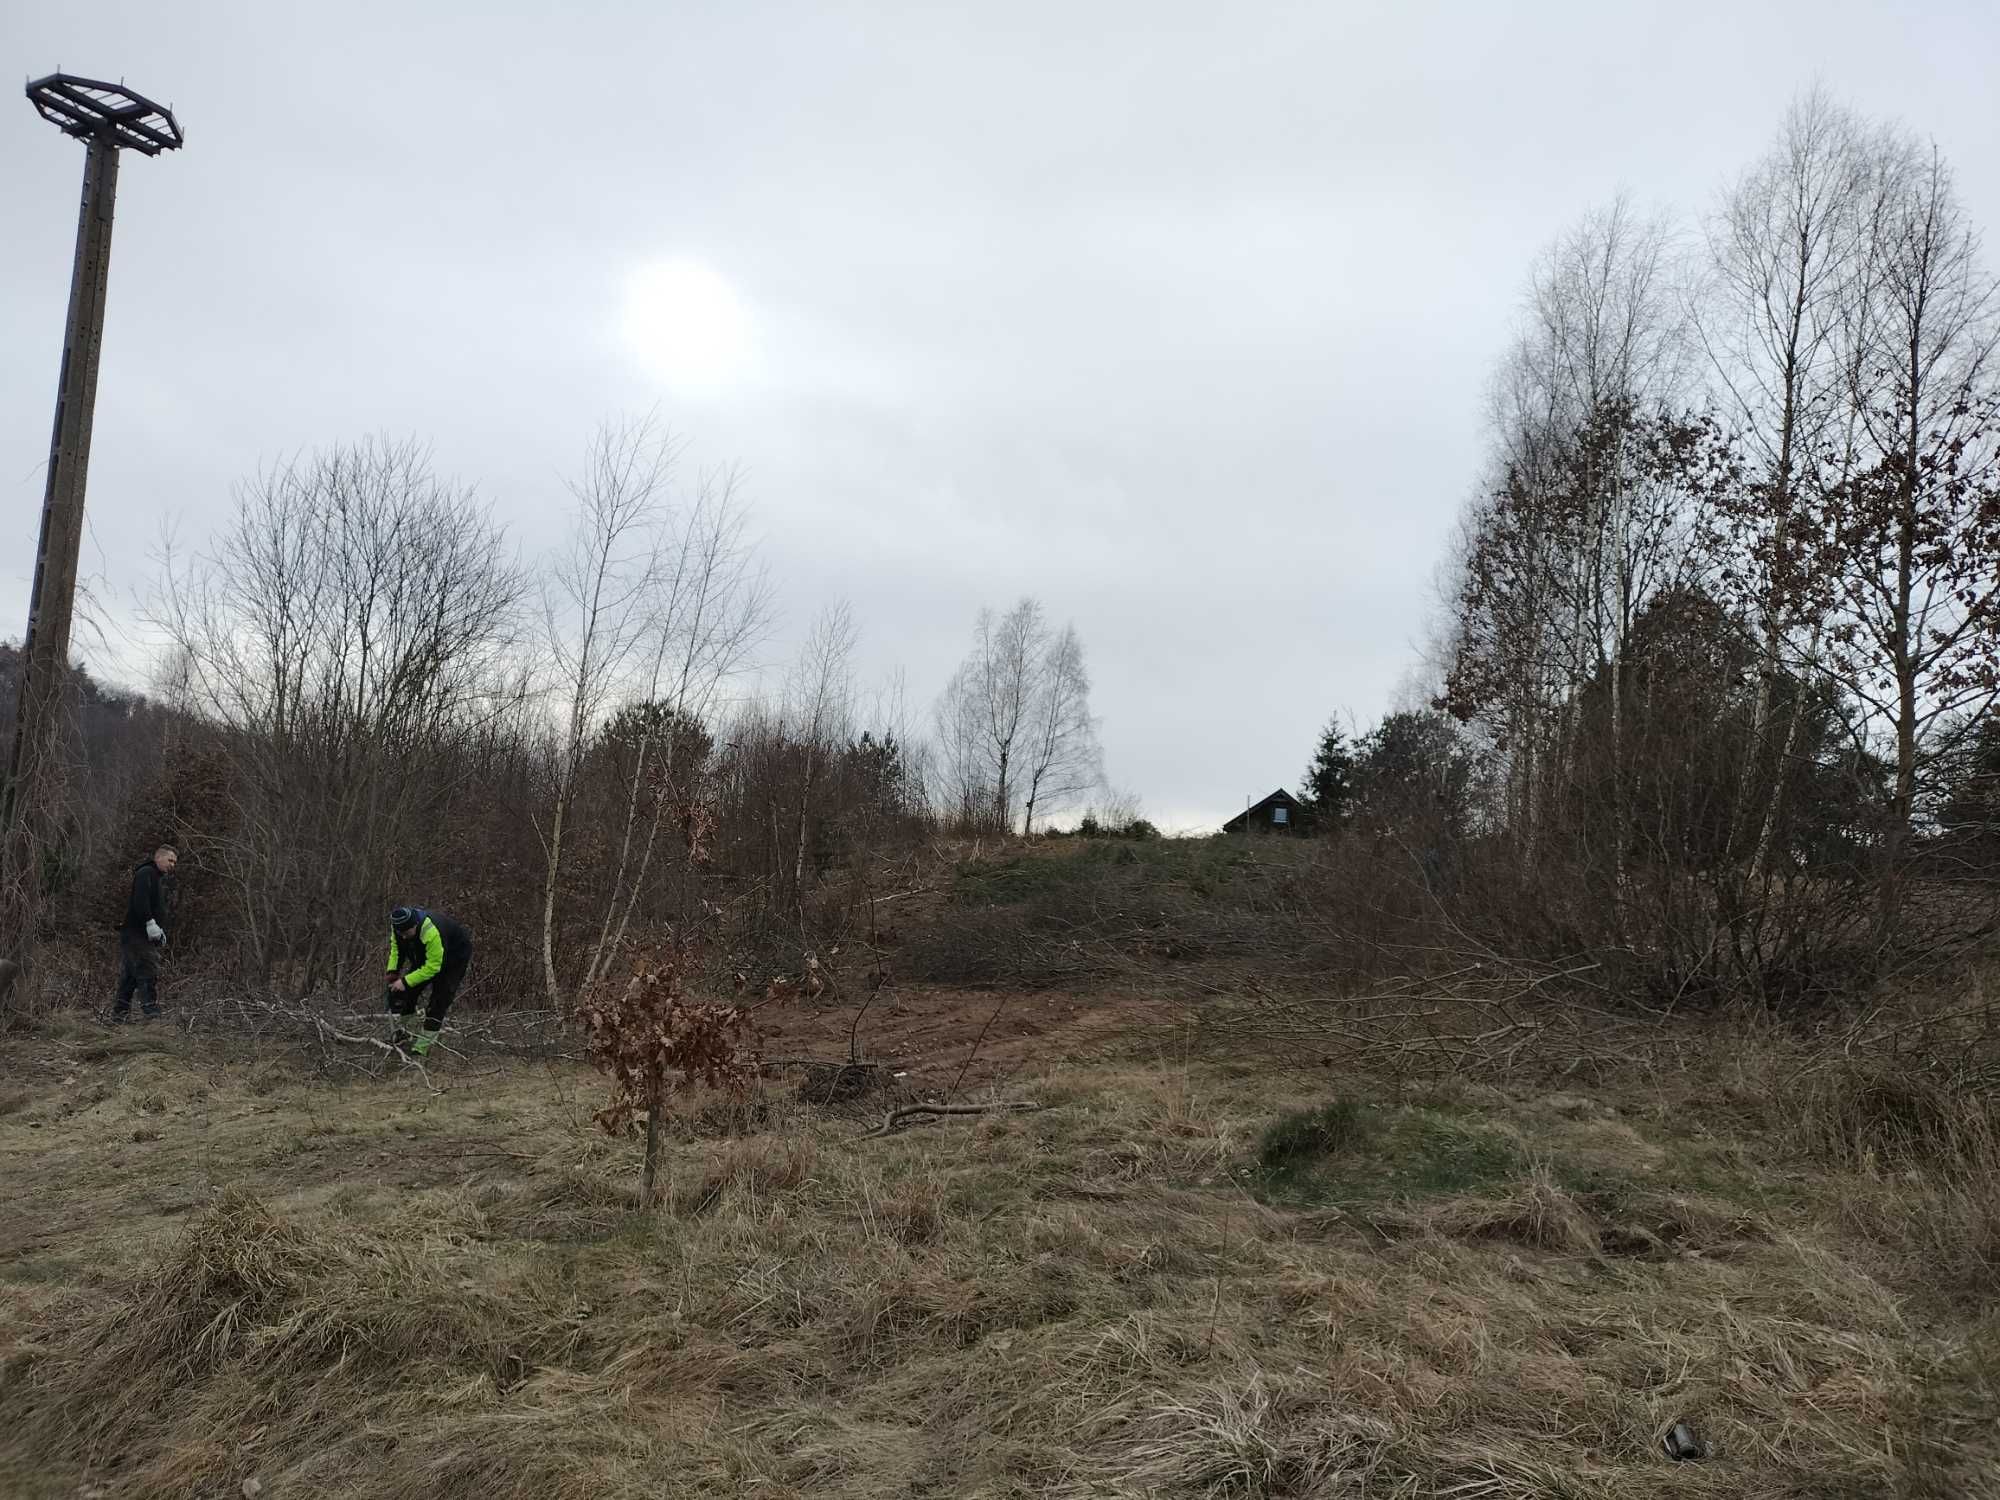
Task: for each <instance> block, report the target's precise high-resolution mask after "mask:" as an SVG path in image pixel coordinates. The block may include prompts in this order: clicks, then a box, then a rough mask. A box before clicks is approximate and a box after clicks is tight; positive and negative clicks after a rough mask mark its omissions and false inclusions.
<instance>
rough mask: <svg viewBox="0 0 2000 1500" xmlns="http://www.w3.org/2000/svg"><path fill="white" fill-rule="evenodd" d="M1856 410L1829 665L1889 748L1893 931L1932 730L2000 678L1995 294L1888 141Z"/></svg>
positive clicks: (1860, 302) (1840, 513)
mask: <svg viewBox="0 0 2000 1500" xmlns="http://www.w3.org/2000/svg"><path fill="white" fill-rule="evenodd" d="M1874 166H1875V169H1876V170H1875V182H1876V184H1877V191H1876V197H1875V201H1874V204H1873V207H1872V211H1871V212H1870V213H1869V215H1868V223H1869V242H1868V260H1867V275H1866V277H1865V281H1864V285H1863V291H1864V293H1865V295H1864V296H1862V297H1857V298H1856V299H1855V300H1854V303H1853V305H1852V308H1851V317H1852V319H1853V337H1852V349H1853V353H1852V356H1851V359H1850V365H1849V370H1850V381H1851V384H1850V389H1849V391H1848V401H1849V403H1850V405H1851V408H1852V410H1853V412H1854V414H1855V420H1856V422H1857V424H1858V426H1859V427H1860V429H1861V441H1862V444H1863V445H1864V459H1863V461H1862V462H1861V463H1860V464H1859V465H1858V466H1857V467H1856V468H1855V470H1854V472H1853V473H1852V474H1851V476H1850V477H1849V478H1848V479H1847V480H1846V482H1845V483H1843V484H1840V485H1838V486H1836V487H1834V488H1833V489H1832V490H1831V491H1830V492H1829V494H1828V496H1827V498H1826V502H1825V505H1824V508H1823V509H1824V514H1823V517H1822V525H1823V527H1824V539H1825V542H1826V544H1827V546H1828V548H1829V550H1830V553H1831V558H1832V561H1831V564H1830V572H1831V574H1832V577H1833V580H1834V606H1835V610H1836V621H1837V622H1836V624H1835V625H1834V627H1833V629H1832V630H1831V632H1830V637H1831V639H1830V642H1829V649H1828V653H1827V655H1828V664H1829V666H1830V667H1831V669H1832V670H1833V671H1834V672H1835V673H1836V675H1837V676H1838V678H1839V681H1840V683H1841V685H1842V686H1843V687H1844V688H1845V689H1846V690H1847V691H1848V692H1850V693H1852V694H1853V695H1854V697H1855V698H1856V699H1857V700H1858V701H1859V702H1860V703H1862V704H1863V705H1864V706H1865V708H1866V710H1867V712H1868V714H1869V715H1870V717H1871V718H1872V719H1873V720H1874V721H1875V722H1877V723H1879V724H1882V725H1884V726H1886V730H1885V737H1886V738H1887V739H1888V740H1889V741H1890V742H1891V743H1892V744H1893V747H1894V748H1893V761H1894V765H1895V786H1894V791H1893V794H1892V798H1893V800H1892V805H1891V808H1890V817H1889V821H1888V847H1887V849H1885V851H1884V855H1885V858H1884V861H1883V905H1882V916H1883V920H1884V921H1887V920H1890V919H1891V918H1893V916H1894V914H1895V912H1896V909H1897V905H1898V901H1897V893H1898V892H1899V890H1900V881H1901V868H1900V866H1901V862H1902V861H1901V856H1902V852H1903V848H1904V845H1905V843H1906V841H1907V840H1908V838H1909V835H1910V831H1911V825H1912V821H1913V818H1914V816H1915V812H1916V808H1917V804H1918V798H1919V793H1920V790H1921V783H1922V781H1923V780H1924V778H1925V774H1926V772H1927V770H1928V768H1929V766H1930V764H1931V763H1932V761H1933V760H1934V759H1935V758H1936V755H1935V751H1936V748H1937V747H1936V745H1935V744H1934V740H1935V739H1936V736H1935V735H1934V732H1933V731H1934V730H1936V729H1937V728H1939V727H1940V726H1943V727H1949V726H1951V725H1954V724H1957V723H1959V722H1962V721H1963V719H1964V718H1965V716H1966V715H1968V714H1971V715H1975V716H1976V715H1977V714H1978V713H1979V712H1980V711H1982V710H1983V709H1984V708H1985V707H1987V706H1988V705H1989V704H1991V703H1992V702H1993V700H1994V693H1995V688H1996V667H2000V378H1996V377H2000V370H1996V367H1995V365H1996V361H1995V351H1996V344H2000V316H1996V314H2000V288H1996V284H1995V280H1994V277H1993V275H1992V273H1991V272H1990V271H1989V270H1988V269H1987V268H1986V267H1985V265H1984V264H1983V263H1982V262H1981V258H1980V254H1979V243H1978V237H1977V235H1976V234H1975V233H1974V231H1973V229H1972V227H1971V225H1970V224H1969V223H1968V222H1967V220H1966V216H1965V213H1964V210H1963V208H1962V206H1961V205H1960V203H1959V201H1958V197H1957V194H1956V192H1955V190H1954V187H1953V183H1952V178H1951V173H1950V170H1949V168H1948V167H1947V166H1946V165H1945V163H1944V162H1943V160H1942V159H1941V157H1940V156H1939V154H1938V153H1937V151H1936V150H1935V149H1931V150H1928V151H1925V150H1922V149H1920V148H1918V147H1916V146H1915V145H1913V144H1911V143H1906V142H1904V143H1898V142H1895V141H1893V140H1892V141H1888V142H1885V143H1884V145H1883V147H1882V148H1881V149H1880V150H1879V151H1878V153H1877V155H1876V158H1875V161H1874Z"/></svg>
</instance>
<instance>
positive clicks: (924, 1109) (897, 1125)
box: [855, 1099, 1041, 1141]
mask: <svg viewBox="0 0 2000 1500" xmlns="http://www.w3.org/2000/svg"><path fill="white" fill-rule="evenodd" d="M1040 1108H1041V1105H1039V1104H1036V1103H1035V1102H1033V1101H1032V1100H1029V1099H1002V1100H1000V1101H998V1102H997V1103H994V1104H905V1105H902V1106H900V1107H899V1108H896V1109H892V1110H890V1111H889V1113H888V1114H886V1115H884V1116H883V1117H882V1123H881V1124H880V1125H878V1126H876V1127H875V1128H874V1129H873V1130H871V1131H869V1132H868V1133H867V1134H866V1135H858V1136H856V1137H855V1139H856V1140H858V1141H872V1140H877V1139H879V1138H880V1137H882V1136H885V1135H894V1134H895V1133H896V1132H897V1131H899V1130H901V1129H902V1128H903V1126H904V1125H905V1124H906V1123H908V1122H909V1121H911V1120H916V1119H920V1118H923V1117H926V1116H929V1117H936V1116H938V1115H983V1114H987V1113H990V1112H991V1111H993V1110H996V1109H1007V1110H1019V1111H1024V1112H1025V1111H1027V1110H1034V1109H1040Z"/></svg>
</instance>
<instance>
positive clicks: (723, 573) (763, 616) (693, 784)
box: [582, 470, 771, 989]
mask: <svg viewBox="0 0 2000 1500" xmlns="http://www.w3.org/2000/svg"><path fill="white" fill-rule="evenodd" d="M746 520H747V518H746V513H745V511H744V508H743V505H742V501H741V497H740V495H739V493H738V488H737V482H736V476H735V474H734V473H733V472H732V471H728V470H725V471H722V472H721V473H719V474H711V475H705V476H703V478H702V479H701V481H700V483H699V485H698V486H697V488H696V491H695V494H694V496H693V498H692V499H691V500H690V501H689V503H688V504H687V505H686V506H685V507H683V508H681V509H680V510H678V511H677V512H676V513H675V514H674V515H673V516H672V517H671V518H670V520H669V522H668V524H667V528H666V532H665V537H664V547H663V554H664V558H665V563H664V565H663V566H662V567H661V568H660V570H659V573H658V577H657V580H656V584H655V588H654V591H653V594H652V598H651V601H650V608H649V610H648V615H647V630H648V637H649V640H650V650H651V656H650V659H649V660H648V662H647V667H646V674H645V679H644V685H643V695H644V697H643V701H644V703H645V704H647V705H648V706H649V707H650V708H651V709H652V710H653V712H650V713H648V714H646V715H644V716H643V717H642V720H641V722H642V725H643V728H642V732H641V734H640V737H639V740H638V744H637V753H636V755H635V757H634V761H633V766H632V771H631V775H630V776H629V778H628V779H627V781H626V785H625V795H624V808H623V814H622V818H621V822H620V825H619V830H618V858H617V863H616V866H615V868H614V870H613V872H612V878H611V884H610V890H609V892H608V894H607V896H606V898H605V904H604V918H603V922H602V924H601V925H600V929H599V932H598V937H597V941H596V943H595V944H594V945H593V947H592V949H591V955H590V960H589V963H588V965H587V966H586V968H585V971H584V975H583V981H582V983H583V987H584V988H586V989H587V988H588V987H589V986H590V985H592V984H594V983H595V982H597V980H598V979H599V978H601V977H602V976H603V975H604V974H605V973H606V972H607V971H608V970H607V966H608V965H609V963H610V961H611V958H612V955H613V954H615V953H616V952H617V951H618V950H619V949H620V948H621V947H622V946H623V944H624V942H625V939H626V934H627V932H628V931H629V930H630V928H631V924H632V916H633V913H634V911H635V910H636V909H637V907H638V904H639V898H640V895H641V893H642V892H643V891H644V889H645V886H646V881H647V877H648V873H649V872H650V871H651V869H652V865H653V859H654V856H655V852H656V851H657V849H658V847H659V835H660V829H661V825H662V822H663V820H664V819H665V818H667V817H668V816H670V815H673V813H674V809H676V808H687V807H702V806H705V803H704V801H703V797H702V792H703V788H702V787H701V786H700V784H699V783H700V781H701V778H702V776H703V774H704V772H705V769H706V768H705V767H704V766H701V765H692V764H689V763H687V761H686V759H685V758H684V757H683V756H682V755H681V751H682V749H683V747H684V746H685V745H687V744H688V743H690V740H691V736H689V735H688V734H687V733H685V732H684V731H685V729H686V728H687V727H688V726H692V725H700V724H703V723H705V722H706V721H707V720H708V719H710V718H711V717H712V715H713V713H714V711H715V708H716V702H717V697H718V695H719V694H720V693H721V692H722V690H723V688H724V686H725V685H726V684H727V683H728V682H729V681H730V679H731V678H732V677H733V676H734V675H735V674H736V673H737V672H738V671H739V670H740V669H741V668H742V666H743V664H744V662H745V661H746V660H747V658H748V657H749V654H750V653H751V652H752V651H753V650H754V649H755V648H756V646H757V643H758V642H759V641H760V640H761V639H763V636H764V634H765V632H766V631H767V630H768V629H769V626H770V620H771V590H770V585H769V582H768V580H767V579H766V577H765V575H764V572H763V570H762V568H761V566H760V565H759V564H758V562H757V559H756V551H755V548H754V547H753V546H752V545H751V542H750V540H749V537H748V534H747V530H746ZM642 832H643V840H642V841H640V842H639V843H638V846H637V849H636V853H635V849H634V843H635V839H639V837H640V835H641V833H642Z"/></svg>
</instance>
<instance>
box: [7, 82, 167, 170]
mask: <svg viewBox="0 0 2000 1500" xmlns="http://www.w3.org/2000/svg"><path fill="white" fill-rule="evenodd" d="M28 101H29V102H30V103H31V104H33V105H34V106H35V108H36V109H37V110H38V111H40V113H41V116H42V118H43V119H45V120H47V121H48V122H49V123H50V124H52V125H54V126H55V127H56V128H57V129H59V130H61V131H62V132H63V134H65V135H73V136H75V137H76V138H77V139H78V140H80V141H96V140H104V141H109V142H111V143H112V144H113V145H115V146H120V147H124V148H126V149H129V150H132V151H143V152H145V154H146V155H148V156H158V155H159V154H160V153H161V152H162V151H178V150H179V149H180V148H181V145H182V143H183V142H184V141H185V139H186V137H185V136H184V135H183V134H182V133H181V125H180V121H178V120H176V119H175V118H174V112H173V111H172V110H170V109H168V108H167V107H166V106H165V105H161V104H155V103H154V102H153V101H152V100H151V99H148V98H147V97H146V96H145V95H144V94H139V93H134V92H133V91H132V90H131V89H128V88H126V87H125V85H124V84H122V83H101V82H99V81H98V80H97V79H94V78H77V77H73V76H72V75H70V74H68V73H51V74H49V76H48V77H46V78H37V79H36V80H35V81H34V82H32V83H30V84H29V85H28Z"/></svg>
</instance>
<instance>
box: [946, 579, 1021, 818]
mask: <svg viewBox="0 0 2000 1500" xmlns="http://www.w3.org/2000/svg"><path fill="white" fill-rule="evenodd" d="M1048 643H1049V628H1048V624H1047V622H1046V620H1045V619H1044V617H1043V614H1042V606H1041V605H1040V604H1039V603H1038V602H1037V601H1035V600H1034V599H1029V598H1024V599H1022V600H1021V601H1020V602H1019V603H1018V604H1016V605H1015V606H1014V607H1013V608H1012V609H1011V610H1009V611H1008V612H1007V613H1006V614H1005V615H1004V616H996V615H995V614H994V613H993V611H992V610H990V609H982V610H981V611H980V612H979V619H978V621H977V623H976V624H975V625H974V627H973V639H972V652H971V654H970V655H969V656H967V657H966V659H965V661H964V663H963V664H962V665H961V666H960V667H959V669H958V672H957V673H956V674H955V675H954V676H953V678H952V680H951V682H950V684H949V685H948V686H947V687H946V689H945V692H944V696H943V698H942V699H941V700H940V701H939V705H938V716H937V718H938V732H939V737H940V739H941V740H942V742H943V743H944V745H945V758H946V763H947V766H948V768H949V769H950V771H951V773H952V775H953V778H954V780H955V781H956V782H957V785H958V790H959V794H960V798H961V801H962V802H963V804H964V811H965V812H966V813H967V814H968V815H973V816H977V817H979V818H980V819H981V820H982V821H983V820H986V819H990V821H991V823H992V824H993V826H994V827H997V828H1012V827H1013V826H1014V819H1015V815H1016V813H1017V812H1018V811H1019V809H1020V805H1021V779H1022V767H1021V765H1020V757H1021V755H1022V751H1023V746H1024V740H1025V737H1026V735H1027V732H1028V724H1029V722H1030V720H1031V718H1032V715H1033V710H1034V704H1035V698H1036V695H1037V693H1038V692H1039V690H1040V686H1041V678H1042V675H1043V672H1044V670H1045V667H1046V664H1047V651H1048ZM980 804H983V805H980Z"/></svg>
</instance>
